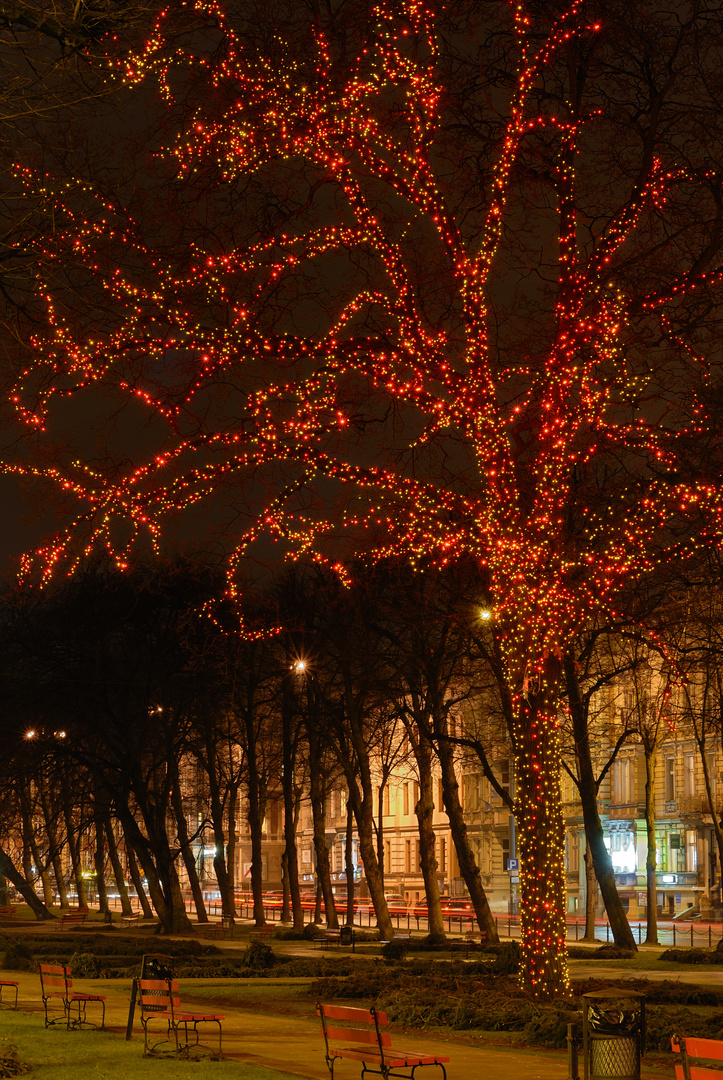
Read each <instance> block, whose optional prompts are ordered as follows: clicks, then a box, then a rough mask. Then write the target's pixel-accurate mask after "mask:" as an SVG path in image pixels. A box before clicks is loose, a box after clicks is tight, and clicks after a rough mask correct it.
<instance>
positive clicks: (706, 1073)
mask: <svg viewBox="0 0 723 1080" xmlns="http://www.w3.org/2000/svg"><path fill="white" fill-rule="evenodd" d="M675 1077H676V1080H685V1073H684V1072H683V1066H682V1065H676V1066H675ZM720 1077H721V1072H720V1069H704V1068H702V1067H701V1066H700V1065H691V1066H690V1080H720Z"/></svg>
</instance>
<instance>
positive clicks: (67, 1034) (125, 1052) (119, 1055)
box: [0, 1010, 289, 1080]
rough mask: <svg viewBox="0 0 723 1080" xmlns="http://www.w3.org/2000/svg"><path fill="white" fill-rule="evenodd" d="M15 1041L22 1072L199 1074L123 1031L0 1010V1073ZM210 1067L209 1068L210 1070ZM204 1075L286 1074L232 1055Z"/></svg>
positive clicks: (83, 1079)
mask: <svg viewBox="0 0 723 1080" xmlns="http://www.w3.org/2000/svg"><path fill="white" fill-rule="evenodd" d="M11 1046H12V1047H15V1049H16V1051H17V1055H18V1058H19V1059H20V1061H21V1062H24V1063H25V1064H27V1065H30V1066H31V1071H30V1072H29V1073H25V1074H23V1075H25V1076H28V1077H30V1078H31V1080H32V1078H33V1077H37V1078H39V1080H118V1078H119V1077H122V1078H123V1080H164V1078H167V1080H199V1075H200V1074H199V1063H198V1061H196V1060H193V1061H184V1060H183V1059H182V1058H180V1059H179V1058H176V1057H175V1055H173V1054H169V1056H168V1059H163V1058H159V1057H154V1058H144V1057H143V1040H142V1039H139V1038H138V1037H136V1038H134V1039H133V1040H132V1041H131V1042H126V1041H125V1039H124V1037H123V1036H122V1035H113V1034H109V1033H108V1032H103V1031H93V1030H90V1029H88V1030H85V1031H68V1030H67V1029H66V1028H62V1027H58V1028H55V1029H53V1028H50V1029H46V1028H45V1026H44V1023H43V1018H42V1016H37V1015H34V1014H32V1013H24V1012H15V1011H11V1010H8V1011H4V1012H2V1013H0V1076H5V1075H10V1074H9V1073H5V1072H3V1071H2V1067H1V1066H2V1058H3V1057H4V1056H5V1055H6V1054H7V1052H8V1049H9V1048H10V1047H11ZM211 1070H213V1071H211ZM203 1076H205V1077H210V1076H213V1080H289V1074H287V1073H282V1072H275V1071H274V1070H273V1069H266V1068H263V1067H262V1066H257V1065H247V1064H245V1063H242V1062H236V1061H209V1062H207V1063H206V1064H205V1068H204V1070H203Z"/></svg>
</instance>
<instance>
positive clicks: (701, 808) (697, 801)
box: [677, 795, 710, 817]
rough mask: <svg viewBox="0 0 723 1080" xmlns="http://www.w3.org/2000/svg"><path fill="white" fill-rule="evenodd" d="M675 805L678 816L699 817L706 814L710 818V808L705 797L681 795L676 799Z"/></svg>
mask: <svg viewBox="0 0 723 1080" xmlns="http://www.w3.org/2000/svg"><path fill="white" fill-rule="evenodd" d="M677 805H678V813H679V814H694V815H696V816H697V817H700V815H701V814H707V815H708V816H709V817H710V807H709V806H708V798H707V796H706V795H683V796H682V797H681V798H680V799H678V803H677Z"/></svg>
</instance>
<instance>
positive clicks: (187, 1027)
mask: <svg viewBox="0 0 723 1080" xmlns="http://www.w3.org/2000/svg"><path fill="white" fill-rule="evenodd" d="M138 996H139V997H140V1002H141V1023H142V1025H143V1056H144V1057H152V1056H153V1055H156V1056H158V1055H157V1053H156V1050H157V1047H159V1046H162V1045H163V1044H164V1043H170V1042H171V1037H172V1038H173V1047H172V1049H173V1050H174V1052H175V1053H177V1054H186V1055H187V1054H188V1053H189V1051H190V1050H191V1049H192V1048H193V1047H196V1046H198V1047H201V1045H202V1044H201V1043H200V1042H199V1037H198V1025H199V1024H218V1053H217V1054H216V1053H212V1054H211V1056H212V1057H213V1058H214V1059H216V1060H219V1061H220V1060H221V1057H222V1047H221V1037H222V1032H221V1021H222V1020H223V1019H225V1017H224V1016H223V1015H222V1014H220V1013H197V1012H189V1011H188V1010H187V1009H183V1008H181V1001H180V998H179V996H178V983H177V982H176V980H175V979H139V980H138ZM154 1020H158V1021H160V1023H161V1024H162V1025H164V1027H165V1033H164V1034H165V1037H164V1038H162V1039H159V1040H158V1041H157V1042H154V1043H152V1045H151V1038H152V1037H155V1034H158V1032H156V1033H154V1032H153V1031H152V1030H149V1026H150V1024H151V1023H152V1022H153V1021H154ZM179 1031H182V1033H183V1042H181V1041H180V1040H179V1038H178V1035H179ZM191 1033H193V1042H191V1041H190V1038H189V1036H190V1035H191Z"/></svg>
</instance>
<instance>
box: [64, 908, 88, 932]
mask: <svg viewBox="0 0 723 1080" xmlns="http://www.w3.org/2000/svg"><path fill="white" fill-rule="evenodd" d="M87 918H88V909H87V907H80V908H75V910H74V911H66V913H65V914H64V915H61V916H60V929H61V930H79V929H80V927H81V926H82V925H83V923H84V922H85V920H86V919H87Z"/></svg>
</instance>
